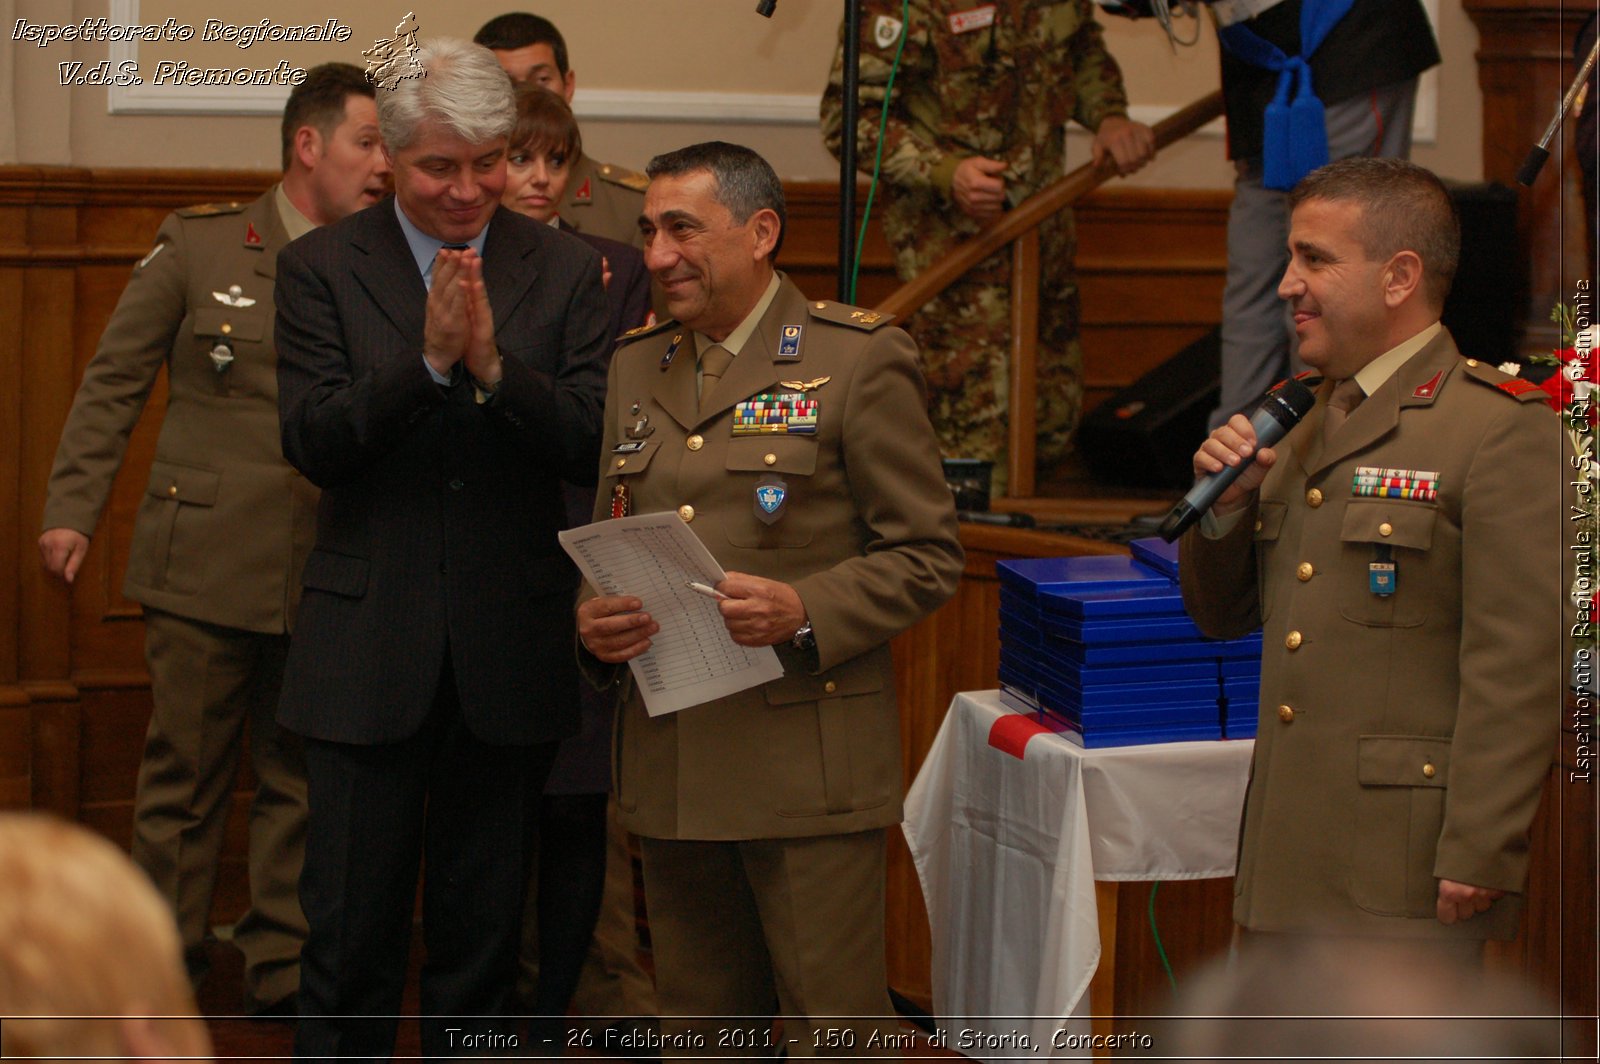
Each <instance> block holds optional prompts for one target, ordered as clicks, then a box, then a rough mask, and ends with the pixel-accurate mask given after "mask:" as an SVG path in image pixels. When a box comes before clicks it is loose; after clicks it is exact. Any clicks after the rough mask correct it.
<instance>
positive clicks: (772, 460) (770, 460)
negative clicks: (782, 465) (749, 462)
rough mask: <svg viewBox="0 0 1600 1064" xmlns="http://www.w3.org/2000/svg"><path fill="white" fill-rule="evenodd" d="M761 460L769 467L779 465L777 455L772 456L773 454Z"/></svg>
mask: <svg viewBox="0 0 1600 1064" xmlns="http://www.w3.org/2000/svg"><path fill="white" fill-rule="evenodd" d="M761 460H762V461H763V462H765V463H766V464H767V465H777V464H778V456H777V455H775V454H771V453H768V454H764V455H762V456H761Z"/></svg>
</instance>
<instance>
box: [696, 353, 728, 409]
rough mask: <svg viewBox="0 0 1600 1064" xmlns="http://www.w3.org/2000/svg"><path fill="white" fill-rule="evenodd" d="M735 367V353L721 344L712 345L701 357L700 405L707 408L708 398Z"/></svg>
mask: <svg viewBox="0 0 1600 1064" xmlns="http://www.w3.org/2000/svg"><path fill="white" fill-rule="evenodd" d="M731 365H733V352H732V351H729V350H728V349H727V348H726V347H723V346H722V345H721V344H712V345H711V346H710V347H708V348H706V349H705V351H704V352H702V353H701V355H700V405H701V407H702V408H703V407H704V406H705V400H706V396H708V395H710V394H711V393H712V392H714V391H716V388H717V382H718V381H719V380H721V379H722V375H723V374H724V373H726V372H728V367H729V366H731Z"/></svg>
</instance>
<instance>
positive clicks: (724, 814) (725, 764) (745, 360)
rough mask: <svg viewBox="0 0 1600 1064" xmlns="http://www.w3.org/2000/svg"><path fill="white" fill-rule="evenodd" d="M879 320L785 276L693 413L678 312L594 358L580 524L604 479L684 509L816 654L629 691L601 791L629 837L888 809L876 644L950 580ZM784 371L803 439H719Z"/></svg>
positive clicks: (918, 401) (947, 513) (915, 433)
mask: <svg viewBox="0 0 1600 1064" xmlns="http://www.w3.org/2000/svg"><path fill="white" fill-rule="evenodd" d="M882 324H883V323H882V320H881V319H878V318H877V316H875V315H872V314H870V313H868V312H864V311H856V310H854V308H851V307H845V306H841V305H839V304H836V303H815V302H812V303H808V302H807V301H806V299H805V297H804V296H803V295H802V294H801V293H800V290H799V289H797V288H796V287H795V286H794V285H793V284H791V283H789V282H788V281H787V280H785V281H784V282H783V285H782V287H781V288H780V290H779V292H778V294H777V296H776V297H775V299H774V300H773V302H772V305H771V307H770V308H769V309H768V312H767V313H766V315H765V316H764V317H763V318H762V320H761V323H760V325H759V327H758V328H757V330H756V332H755V334H754V335H753V336H752V337H751V338H750V340H749V342H748V343H746V345H745V347H744V349H743V350H742V351H741V352H740V354H739V356H738V357H737V358H736V359H734V362H733V365H732V367H731V368H730V369H729V370H728V372H727V375H726V376H725V377H723V379H722V380H721V381H720V382H718V383H717V386H716V388H715V390H714V391H713V392H712V393H711V394H710V395H709V396H708V405H707V407H706V415H705V416H704V417H702V416H700V415H699V414H697V412H696V410H697V405H696V400H695V353H694V338H693V337H692V336H691V335H689V333H688V331H687V330H686V329H684V328H683V327H682V326H679V325H677V324H676V323H673V322H669V323H667V324H666V325H663V326H661V327H659V328H657V329H655V330H653V331H651V332H649V333H647V334H644V335H641V336H639V337H637V338H635V339H634V340H633V341H632V342H631V343H624V345H623V346H622V347H621V348H619V349H618V351H617V353H616V356H615V358H614V359H613V361H612V364H611V379H610V385H609V391H608V393H607V398H606V416H605V425H604V430H603V440H604V450H603V452H602V467H601V478H600V479H601V484H600V499H599V503H598V506H597V514H596V516H597V518H598V517H600V516H601V515H602V513H603V512H605V511H606V508H607V499H608V498H609V496H610V495H611V490H612V487H613V486H614V485H616V484H618V483H625V484H626V485H627V486H628V488H629V491H630V492H631V496H632V503H633V512H635V513H651V512H657V511H662V510H679V511H680V512H681V513H684V514H686V515H687V514H688V513H689V512H690V511H689V510H687V509H681V508H687V507H692V508H693V510H692V514H693V519H692V520H691V521H690V525H689V527H690V528H692V529H693V530H694V531H695V533H696V534H698V535H699V537H700V539H701V540H702V541H703V542H704V543H705V544H706V546H707V547H708V548H709V549H710V551H711V553H712V555H713V556H714V557H715V558H716V559H717V560H718V561H719V562H720V563H721V564H722V566H723V567H724V568H725V569H728V570H734V571H739V572H745V573H752V574H754V575H757V576H763V577H768V578H771V579H774V580H782V581H785V582H787V583H789V584H792V585H793V586H794V588H795V590H796V591H798V592H799V594H800V597H801V599H802V600H803V601H804V603H805V607H806V612H807V614H808V616H809V618H810V620H811V623H812V625H813V626H814V629H815V633H816V638H817V647H818V651H819V660H820V666H821V669H820V671H819V672H817V673H815V674H813V673H811V672H808V671H807V670H806V669H805V667H804V666H803V665H802V663H801V661H800V657H799V655H798V654H796V653H794V652H793V651H791V650H790V649H789V648H788V647H787V646H783V647H780V648H779V651H778V653H779V658H780V659H781V660H782V662H783V665H784V670H785V675H784V677H783V678H782V679H780V680H775V681H772V682H770V683H768V684H765V685H763V686H761V687H758V688H755V689H752V690H749V691H744V692H741V693H739V694H735V695H732V696H730V697H727V698H723V699H719V700H717V701H715V702H711V703H707V704H705V705H701V706H695V707H693V708H691V709H686V710H684V711H682V712H680V713H676V714H671V715H668V716H663V717H656V718H652V717H649V716H647V715H646V713H645V711H644V707H643V704H642V702H641V701H640V699H639V697H638V696H637V694H636V693H635V692H634V691H633V690H632V689H631V685H630V687H629V690H628V694H627V697H626V700H625V702H624V705H623V707H622V709H621V712H620V716H619V718H618V729H617V731H618V734H617V740H616V747H617V766H616V786H617V801H618V805H619V807H620V810H621V821H622V824H623V826H624V827H626V828H628V829H629V830H630V831H633V832H636V833H638V834H641V835H646V836H650V837H654V838H667V839H706V840H731V839H755V838H778V837H792V836H804V835H823V834H835V833H844V832H853V831H862V830H866V829H869V828H878V827H883V826H886V825H889V824H895V823H898V822H899V821H900V816H901V813H900V799H901V782H900V781H901V765H900V724H899V717H898V713H897V709H896V701H895V691H894V675H893V666H892V663H891V661H890V655H889V640H890V639H891V638H892V637H893V636H895V635H896V634H897V633H899V632H901V631H903V630H905V629H906V628H909V627H910V626H911V625H913V624H915V623H916V622H917V621H918V620H919V619H921V618H922V617H923V616H924V615H926V614H927V613H929V612H931V611H932V610H934V609H935V608H937V607H938V606H939V605H940V604H941V603H943V602H944V601H945V600H946V599H947V598H949V597H950V595H951V594H952V593H953V592H954V591H955V587H956V582H957V580H958V578H959V577H960V573H961V564H962V551H961V545H960V541H959V539H958V537H957V532H956V521H955V512H954V509H953V507H952V501H951V495H950V490H949V488H947V487H946V486H945V483H944V477H943V475H942V473H941V470H940V465H939V455H938V451H937V448H936V447H935V445H934V439H933V432H932V430H931V428H930V426H929V424H928V419H927V415H926V414H925V412H924V406H923V386H922V378H921V376H920V374H919V373H918V370H917V363H916V350H915V348H914V346H913V345H912V343H911V340H910V338H909V337H907V336H906V334H905V333H903V332H901V331H900V330H899V329H893V328H883V327H881V326H882ZM786 328H795V329H798V337H797V339H796V340H795V341H794V343H795V344H796V350H797V351H798V355H799V357H798V358H786V357H784V356H783V355H782V354H781V348H782V345H783V335H782V334H783V332H784V330H785V329H786ZM675 337H681V340H679V341H678V343H679V347H678V350H677V353H676V355H675V356H674V357H673V359H672V362H671V365H670V367H669V368H667V369H666V370H665V371H663V370H662V369H661V360H662V356H663V354H664V352H665V351H666V350H667V348H668V346H669V345H670V344H671V343H673V342H674V338H675ZM786 380H799V381H803V382H807V383H815V386H814V387H812V388H811V389H809V390H808V391H807V392H806V393H805V394H806V395H808V396H810V397H812V398H814V399H815V400H817V402H818V404H819V407H818V411H817V413H818V418H819V421H818V426H817V433H816V435H814V436H810V435H776V436H748V437H739V438H735V437H734V436H733V435H732V424H733V415H734V409H735V406H736V405H737V404H738V403H739V402H740V401H741V400H745V399H750V398H752V397H754V396H756V395H759V394H762V393H769V392H773V391H778V390H784V391H789V390H792V389H784V388H782V387H781V385H780V382H781V381H786ZM635 403H637V404H638V406H639V410H640V413H639V414H635V413H633V412H632V411H633V406H634V404H635ZM641 416H647V417H648V419H649V420H648V425H649V427H650V428H651V429H652V431H651V432H650V433H649V435H648V436H645V437H643V438H644V439H645V441H646V445H645V448H644V449H643V450H642V451H638V452H634V453H632V454H628V455H626V462H625V464H624V465H623V466H621V467H619V466H618V465H617V458H618V457H622V456H618V455H614V454H613V450H614V448H615V447H616V446H617V445H618V444H619V443H626V442H627V435H626V432H625V430H626V429H627V428H628V427H629V426H632V425H634V424H635V423H636V422H637V421H638V420H639V418H640V417H641ZM778 480H781V481H782V482H783V483H782V487H783V488H784V491H785V497H784V501H783V504H782V506H781V508H780V509H779V516H778V519H777V520H776V521H774V522H772V523H771V524H767V523H764V522H763V521H761V520H760V519H759V518H758V517H757V505H756V496H755V492H756V488H757V486H758V485H760V484H762V483H764V482H766V483H769V484H770V483H774V482H776V481H778ZM588 664H589V665H590V666H593V665H595V664H596V663H594V662H593V659H589V663H588ZM621 671H622V673H623V674H624V675H626V673H627V670H626V669H625V668H624V669H622V670H621Z"/></svg>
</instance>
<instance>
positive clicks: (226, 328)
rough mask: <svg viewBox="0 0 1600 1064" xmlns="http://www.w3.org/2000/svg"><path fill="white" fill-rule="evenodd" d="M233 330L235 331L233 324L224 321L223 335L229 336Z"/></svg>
mask: <svg viewBox="0 0 1600 1064" xmlns="http://www.w3.org/2000/svg"><path fill="white" fill-rule="evenodd" d="M231 332H233V326H232V325H229V324H228V323H227V322H223V323H222V335H223V336H227V335H228V334H229V333H231Z"/></svg>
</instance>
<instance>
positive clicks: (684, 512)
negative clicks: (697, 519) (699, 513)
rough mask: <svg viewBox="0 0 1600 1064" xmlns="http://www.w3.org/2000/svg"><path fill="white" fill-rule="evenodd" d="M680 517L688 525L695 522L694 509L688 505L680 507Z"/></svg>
mask: <svg viewBox="0 0 1600 1064" xmlns="http://www.w3.org/2000/svg"><path fill="white" fill-rule="evenodd" d="M678 516H679V517H681V518H683V520H684V521H685V522H686V523H687V522H689V521H693V520H694V507H693V506H690V505H688V504H687V503H685V504H684V505H682V506H680V507H678Z"/></svg>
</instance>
